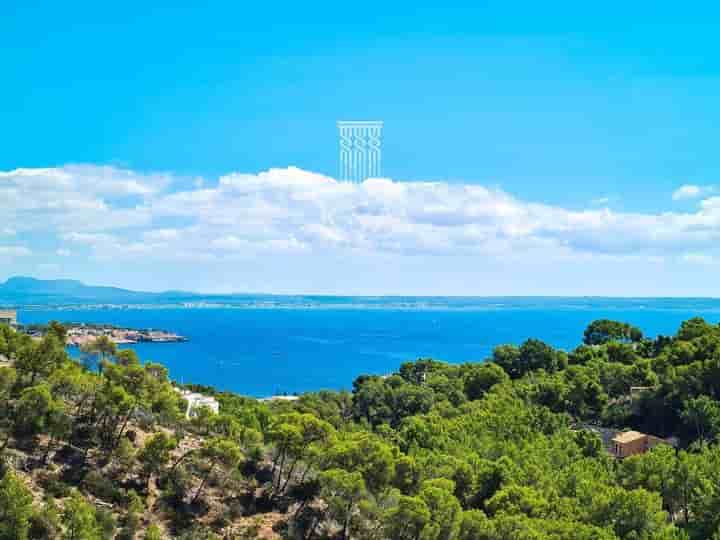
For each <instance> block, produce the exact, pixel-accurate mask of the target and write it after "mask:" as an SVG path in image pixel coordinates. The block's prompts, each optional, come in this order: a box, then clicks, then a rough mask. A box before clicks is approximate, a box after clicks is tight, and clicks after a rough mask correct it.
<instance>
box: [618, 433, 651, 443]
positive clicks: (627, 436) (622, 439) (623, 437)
mask: <svg viewBox="0 0 720 540" xmlns="http://www.w3.org/2000/svg"><path fill="white" fill-rule="evenodd" d="M645 437H647V435H645V434H644V433H640V432H639V431H624V432H622V433H618V434H617V435H615V437H613V442H618V443H628V442H632V441H636V440H638V439H644V438H645Z"/></svg>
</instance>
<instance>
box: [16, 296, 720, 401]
mask: <svg viewBox="0 0 720 540" xmlns="http://www.w3.org/2000/svg"><path fill="white" fill-rule="evenodd" d="M272 298H273V301H272V302H273V303H272V304H268V297H263V298H262V299H260V300H258V299H257V298H256V299H255V301H252V302H248V303H247V304H245V305H238V306H235V307H210V306H206V307H203V308H177V307H174V308H167V307H155V308H153V309H128V308H119V307H111V308H102V309H99V308H83V307H74V308H72V309H59V308H33V309H20V311H19V318H20V321H21V322H22V323H39V322H47V321H49V320H52V319H55V320H62V321H76V322H94V323H111V324H115V325H118V326H128V327H134V328H159V329H165V330H170V331H173V332H178V333H180V334H182V335H184V336H187V337H188V338H189V339H190V341H189V342H187V343H167V344H165V343H163V344H151V343H143V344H137V345H133V346H132V348H133V349H135V350H136V351H137V352H138V354H139V355H140V357H141V358H142V359H143V360H145V361H147V360H152V361H156V362H161V363H163V364H165V365H166V366H167V367H168V368H169V369H170V376H171V377H172V378H173V379H175V380H178V381H183V382H186V383H187V382H193V383H200V384H207V385H212V386H215V387H216V388H218V389H221V390H232V391H235V392H239V393H241V394H246V395H250V396H256V397H262V396H268V395H272V394H276V393H282V392H287V393H294V392H298V393H300V392H307V391H314V390H320V389H350V388H351V387H352V381H353V380H354V379H355V378H356V377H357V376H358V375H361V374H364V373H372V374H386V373H390V372H392V371H394V370H396V369H397V368H398V366H399V365H400V364H401V363H402V362H404V361H407V360H414V359H417V358H420V357H432V358H436V359H439V360H445V361H448V362H453V363H459V362H468V361H473V362H477V361H482V360H483V359H485V358H487V357H488V355H489V354H490V353H491V351H492V349H493V347H495V346H496V345H499V344H503V343H515V344H519V343H521V342H522V341H523V340H525V339H527V338H529V337H537V338H539V339H542V340H544V341H546V342H547V343H549V344H551V345H554V346H556V347H561V348H564V349H572V348H574V347H575V346H577V345H578V344H579V342H580V340H581V339H582V332H583V329H584V328H585V326H586V325H587V324H588V323H589V322H591V321H593V320H595V319H598V318H612V319H618V320H622V321H627V322H630V323H632V324H635V325H638V326H639V327H641V328H642V329H643V331H644V332H645V333H646V334H648V335H652V336H654V335H657V334H671V333H674V332H675V331H676V330H677V327H678V325H679V324H680V323H681V322H682V321H683V320H685V319H688V318H690V317H694V316H698V315H699V316H702V317H704V318H705V319H706V320H708V321H709V322H712V323H717V322H718V321H719V320H720V300H715V299H667V298H660V299H647V298H643V299H608V298H445V299H441V298H402V299H400V298H350V297H346V298H343V297H332V298H328V297H272ZM143 307H145V308H149V307H151V306H143ZM75 352H76V351H75Z"/></svg>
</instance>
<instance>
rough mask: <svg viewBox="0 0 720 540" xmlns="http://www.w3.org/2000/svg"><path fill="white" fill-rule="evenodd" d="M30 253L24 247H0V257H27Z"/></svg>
mask: <svg viewBox="0 0 720 540" xmlns="http://www.w3.org/2000/svg"><path fill="white" fill-rule="evenodd" d="M28 255H32V251H30V249H28V248H26V247H25V246H0V257H4V256H9V257H27V256H28Z"/></svg>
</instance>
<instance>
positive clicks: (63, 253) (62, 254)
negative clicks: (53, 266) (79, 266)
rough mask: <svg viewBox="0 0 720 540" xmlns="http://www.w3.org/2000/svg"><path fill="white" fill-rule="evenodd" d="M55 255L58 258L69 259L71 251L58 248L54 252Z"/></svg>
mask: <svg viewBox="0 0 720 540" xmlns="http://www.w3.org/2000/svg"><path fill="white" fill-rule="evenodd" d="M55 255H57V256H58V257H70V256H71V255H72V251H70V250H69V249H64V248H60V249H58V250H57V251H56V252H55Z"/></svg>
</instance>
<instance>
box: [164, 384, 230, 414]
mask: <svg viewBox="0 0 720 540" xmlns="http://www.w3.org/2000/svg"><path fill="white" fill-rule="evenodd" d="M175 390H176V391H177V392H178V393H179V394H180V395H181V396H182V398H183V399H184V400H185V401H187V404H188V405H187V410H186V411H185V418H188V419H189V418H192V417H193V416H195V415H196V414H197V410H198V409H199V408H200V407H207V408H208V409H210V410H211V411H212V412H214V413H215V414H218V413H219V412H220V403H219V402H218V400H217V399H215V398H214V397H212V396H204V395H203V394H198V393H197V392H191V391H190V390H180V389H179V388H176V389H175Z"/></svg>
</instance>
